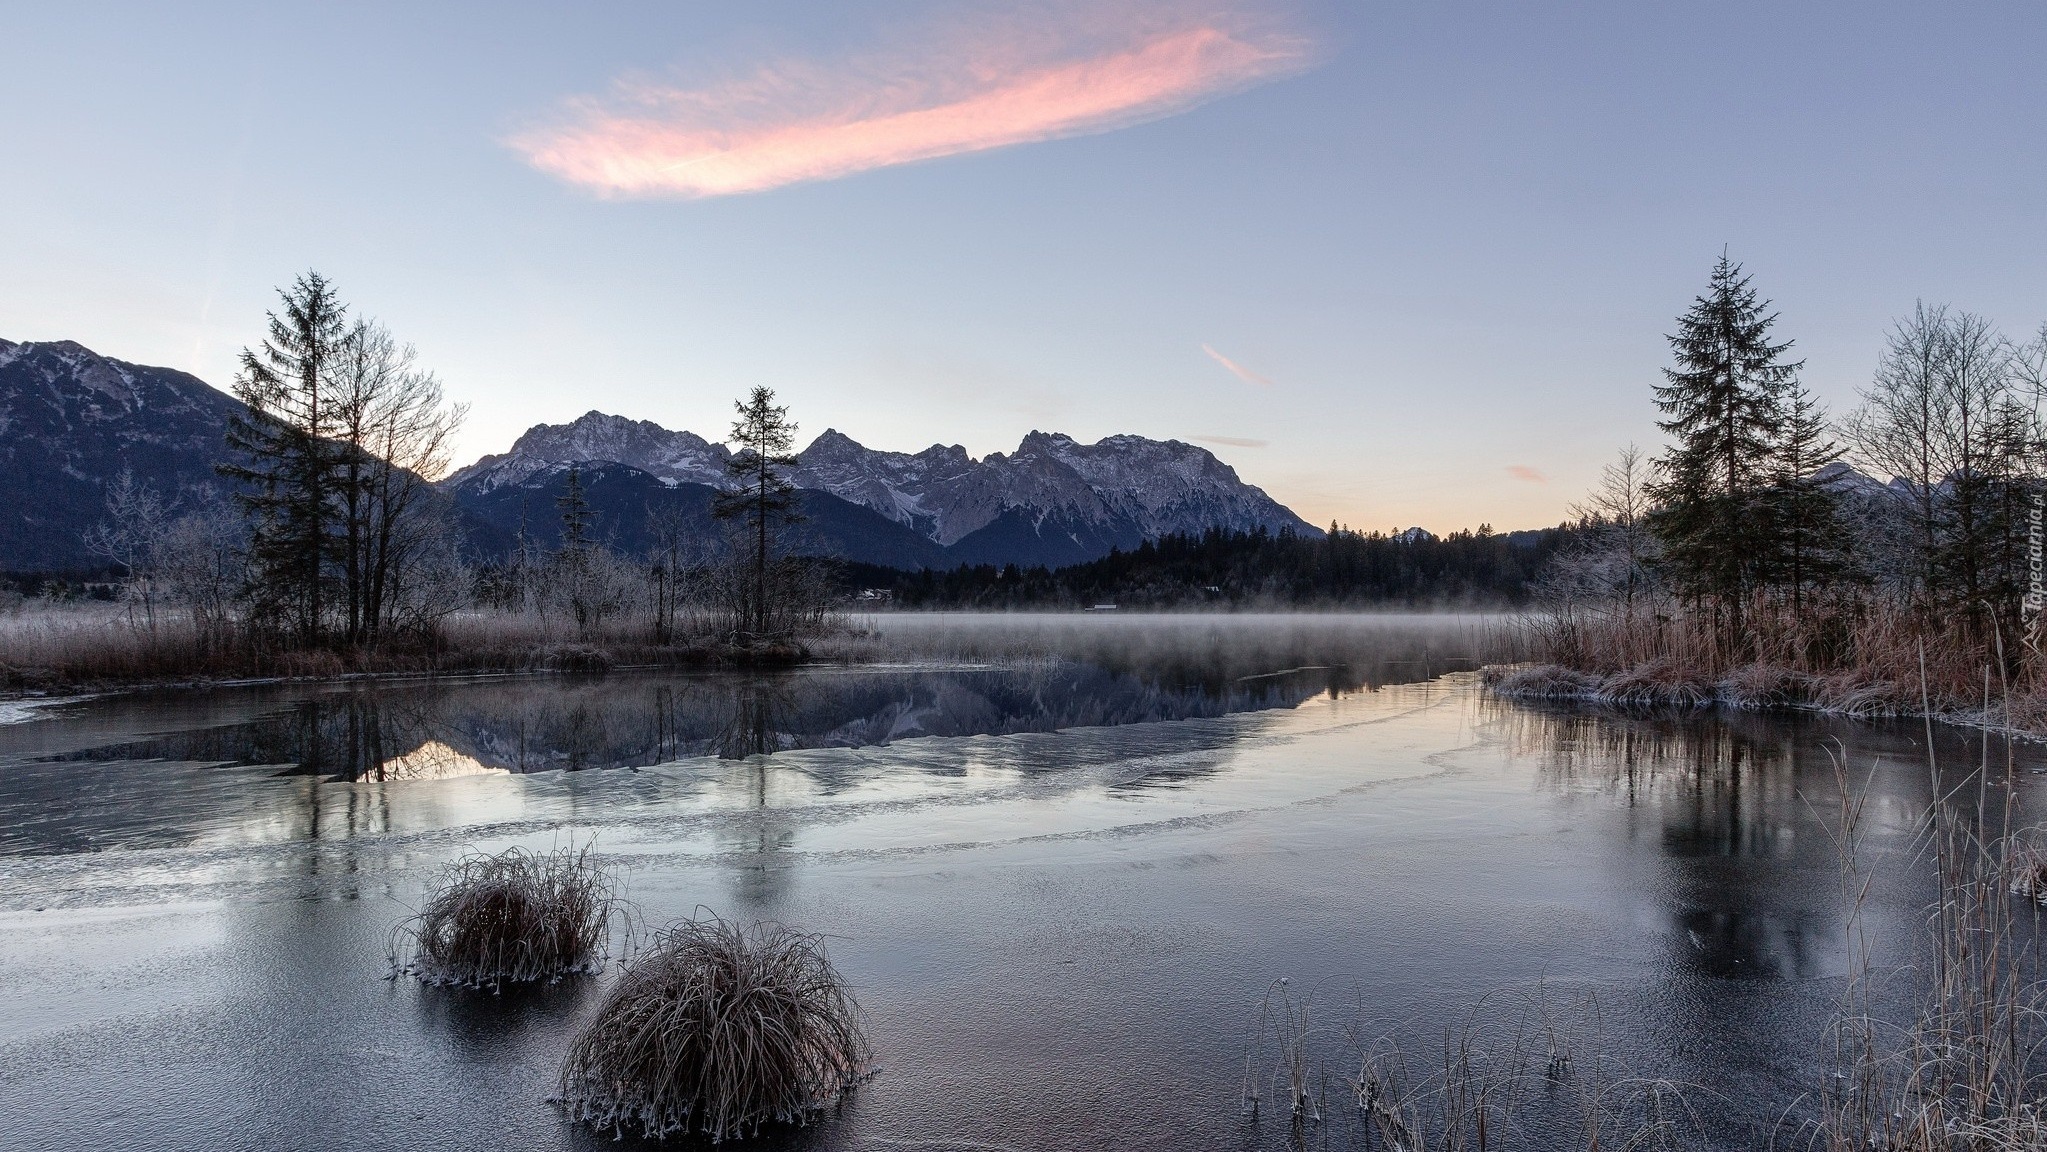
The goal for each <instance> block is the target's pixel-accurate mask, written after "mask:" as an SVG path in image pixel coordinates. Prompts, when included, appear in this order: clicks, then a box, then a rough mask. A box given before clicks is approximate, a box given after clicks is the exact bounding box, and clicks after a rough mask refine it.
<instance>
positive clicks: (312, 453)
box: [220, 272, 347, 644]
mask: <svg viewBox="0 0 2047 1152" xmlns="http://www.w3.org/2000/svg"><path fill="white" fill-rule="evenodd" d="M278 295H279V297H280V298H281V299H282V302H283V306H284V307H283V312H282V314H280V313H277V312H272V313H270V314H269V335H268V337H267V338H266V339H265V340H264V341H263V343H262V345H261V346H260V347H258V348H255V349H248V348H244V349H243V350H242V370H241V373H240V374H239V375H238V376H236V378H235V384H234V393H235V397H236V399H239V400H240V401H241V402H242V404H243V405H244V411H242V412H240V413H237V414H236V415H235V416H233V417H231V418H230V419H229V421H228V427H227V443H228V447H229V448H230V449H232V450H233V451H235V452H237V453H239V454H240V455H241V456H242V457H243V459H242V460H240V461H236V462H233V463H229V464H224V465H222V466H221V468H220V471H221V473H222V474H223V475H225V476H227V477H228V478H229V479H231V480H234V481H236V482H237V493H236V499H237V500H238V501H239V502H240V503H241V505H242V507H243V509H244V510H245V511H246V512H247V513H248V515H249V518H250V520H251V526H250V533H249V543H248V559H249V572H250V586H249V588H248V590H247V591H248V592H249V594H250V595H251V596H252V598H253V600H254V602H255V605H256V608H257V611H258V614H259V616H261V617H263V618H265V619H266V620H267V622H268V623H269V624H270V625H271V626H273V627H277V628H279V629H280V630H281V631H283V632H285V633H287V634H290V635H294V636H296V638H297V639H298V640H299V641H300V642H301V643H305V644H313V643H317V642H318V641H319V639H320V636H321V630H322V627H323V624H324V616H325V612H326V605H325V603H324V593H325V591H326V585H327V583H328V580H329V575H330V574H329V570H328V561H329V560H330V558H331V557H332V554H333V551H334V532H333V517H334V515H335V510H334V508H333V499H334V495H335V475H334V468H335V462H336V461H335V452H334V447H333V444H332V441H331V439H330V437H329V433H330V432H331V431H332V427H331V425H332V416H331V414H330V413H329V411H328V410H327V408H326V406H325V399H326V396H325V394H326V393H327V392H328V391H329V390H330V385H331V384H332V380H331V377H332V375H333V373H334V372H335V370H336V368H337V367H338V363H337V362H338V360H339V357H340V355H341V350H342V345H343V342H344V341H345V340H346V338H347V328H346V327H345V323H344V321H345V318H346V312H347V309H346V308H345V307H344V306H343V305H342V303H341V301H340V298H339V297H338V296H337V295H336V293H335V291H334V286H333V285H332V284H329V283H328V282H327V281H326V279H325V278H323V277H322V276H321V275H320V274H319V273H317V272H308V273H306V274H305V275H304V276H301V277H299V278H298V279H297V280H296V281H295V282H293V284H292V286H291V287H290V288H289V289H284V290H280V291H279V293H278Z"/></svg>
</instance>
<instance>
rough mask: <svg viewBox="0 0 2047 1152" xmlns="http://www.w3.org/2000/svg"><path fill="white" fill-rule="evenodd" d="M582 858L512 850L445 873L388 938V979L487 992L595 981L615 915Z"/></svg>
mask: <svg viewBox="0 0 2047 1152" xmlns="http://www.w3.org/2000/svg"><path fill="white" fill-rule="evenodd" d="M589 852H590V850H589V848H588V847H587V846H586V847H583V848H557V849H555V850H554V851H552V852H545V853H540V852H529V851H527V850H526V849H524V848H516V847H515V848H509V849H507V850H505V851H503V852H500V853H498V854H497V855H495V856H486V855H482V854H473V855H469V856H465V857H463V858H462V859H460V860H457V861H455V862H454V863H453V864H450V865H449V866H448V867H447V869H446V870H445V871H444V872H443V873H442V874H441V876H440V877H439V878H438V879H437V880H436V881H435V883H434V885H433V887H432V888H430V889H429V890H428V892H427V898H426V906H425V908H424V909H422V910H421V911H420V913H419V914H418V915H417V916H414V917H412V918H411V919H409V920H406V921H405V922H404V923H402V924H400V925H398V927H397V928H396V929H394V930H393V932H392V948H391V963H392V969H393V972H394V974H395V973H397V972H409V973H411V974H412V975H415V976H417V977H419V978H420V979H421V980H423V981H425V982H426V983H429V984H459V985H463V986H466V987H471V988H478V987H488V988H491V989H493V990H496V989H498V988H500V987H502V986H503V985H504V984H507V983H515V984H516V983H525V982H528V981H533V980H548V981H553V980H559V979H561V978H562V977H563V976H567V975H571V974H574V973H578V972H596V971H598V970H599V969H601V968H602V967H603V964H604V960H605V957H606V953H607V950H608V946H609V944H610V940H611V931H612V922H613V918H614V915H615V914H616V913H617V912H618V911H619V910H620V905H619V902H618V899H617V897H616V894H615V892H614V890H613V887H612V883H611V880H610V878H609V877H608V876H606V875H605V873H604V872H603V870H601V869H599V868H598V867H597V866H596V865H595V864H593V863H591V862H590V858H589ZM401 955H405V956H407V959H406V960H405V961H404V962H403V963H401V962H400V956H401Z"/></svg>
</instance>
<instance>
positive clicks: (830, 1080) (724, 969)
mask: <svg viewBox="0 0 2047 1152" xmlns="http://www.w3.org/2000/svg"><path fill="white" fill-rule="evenodd" d="M867 1063H868V1048H867V1042H866V1039H865V1037H864V1036H863V1035H862V1031H861V1021H860V1013H859V1008H858V1007H857V1005H855V1004H854V1002H853V1000H852V998H851V997H850V996H849V995H848V994H847V992H846V989H845V986H844V984H843V983H842V981H841V980H840V978H839V975H838V973H837V972H835V971H834V970H833V968H832V965H831V961H830V959H829V958H828V957H827V956H826V954H825V950H824V944H823V941H822V940H821V938H819V937H817V936H809V935H804V934H802V933H799V932H796V931H793V930H791V929H789V928H786V927H783V926H780V925H772V924H760V925H755V926H753V927H751V928H742V927H740V926H739V925H736V924H733V923H731V922H729V921H726V920H723V919H719V918H718V917H716V916H711V917H707V918H705V919H700V920H689V921H684V922H681V923H678V924H674V925H671V926H669V927H668V928H665V929H663V930H662V931H661V932H659V933H658V934H657V935H656V937H655V939H654V941H653V944H652V946H651V947H650V948H649V949H648V950H647V951H646V952H645V953H643V954H642V955H641V956H639V957H638V958H637V959H635V960H634V961H633V962H632V963H631V965H630V966H629V967H628V968H627V970H626V972H625V975H624V976H623V978H622V979H621V980H620V981H619V984H618V987H617V988H615V989H613V991H612V993H611V995H610V996H608V997H606V999H605V1001H604V1004H603V1006H602V1007H600V1008H599V1009H598V1011H597V1015H596V1017H595V1018H594V1019H593V1020H592V1021H591V1022H590V1024H589V1025H588V1027H586V1028H585V1029H584V1030H583V1032H582V1033H581V1034H580V1035H578V1036H577V1037H576V1039H575V1041H574V1042H573V1043H572V1044H571V1045H570V1047H569V1053H568V1057H567V1059H566V1060H565V1061H564V1063H563V1065H562V1071H561V1080H560V1087H559V1091H558V1095H557V1097H556V1100H557V1102H558V1103H559V1104H560V1105H561V1106H562V1108H563V1109H564V1110H565V1111H566V1112H567V1113H568V1114H569V1116H570V1117H571V1118H572V1119H574V1120H576V1121H579V1122H582V1123H585V1124H589V1125H590V1126H592V1127H594V1128H598V1129H600V1130H601V1129H610V1130H612V1131H613V1132H614V1133H616V1134H619V1135H624V1134H626V1133H628V1132H637V1133H638V1134H641V1135H644V1136H648V1137H652V1138H657V1139H658V1138H661V1137H665V1136H669V1135H675V1134H681V1133H687V1132H692V1131H694V1132H697V1133H700V1134H702V1135H704V1136H707V1137H709V1138H710V1139H711V1140H712V1141H714V1142H715V1141H721V1140H725V1139H729V1138H734V1137H739V1136H744V1135H749V1134H752V1133H754V1132H757V1131H758V1130H759V1129H760V1128H761V1126H762V1125H764V1124H766V1123H769V1122H770V1121H779V1122H783V1123H796V1124H801V1123H804V1122H806V1121H808V1120H809V1119H811V1118H812V1117H814V1116H815V1115H816V1114H817V1113H818V1112H819V1111H821V1110H822V1109H824V1108H825V1107H826V1106H828V1105H829V1104H831V1103H832V1102H833V1101H835V1100H837V1099H838V1098H839V1096H840V1095H841V1094H843V1093H844V1092H846V1091H847V1090H849V1089H851V1088H852V1087H853V1086H854V1085H855V1084H857V1083H858V1082H859V1081H860V1079H861V1078H862V1077H863V1076H864V1075H865V1074H866V1070H867Z"/></svg>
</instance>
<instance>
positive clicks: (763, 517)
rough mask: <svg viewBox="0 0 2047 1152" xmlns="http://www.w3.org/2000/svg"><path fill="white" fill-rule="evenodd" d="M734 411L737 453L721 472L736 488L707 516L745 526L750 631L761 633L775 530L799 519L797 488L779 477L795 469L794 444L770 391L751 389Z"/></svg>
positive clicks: (785, 413) (784, 411)
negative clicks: (731, 480)
mask: <svg viewBox="0 0 2047 1152" xmlns="http://www.w3.org/2000/svg"><path fill="white" fill-rule="evenodd" d="M733 408H734V409H735V410H737V411H738V413H739V419H738V420H736V421H734V422H733V425H732V437H731V439H732V443H733V444H735V445H737V446H738V448H739V450H738V451H737V452H734V453H733V454H732V456H731V458H730V459H728V460H727V461H726V462H725V469H726V472H727V473H728V474H729V475H730V476H731V477H732V479H733V481H734V487H732V488H729V489H726V490H724V491H722V492H719V493H718V496H717V498H716V500H715V501H714V502H713V503H712V505H711V514H712V515H713V516H716V517H717V518H718V519H720V520H733V519H736V520H740V521H742V522H743V523H744V525H745V528H746V535H747V536H748V537H749V540H748V548H747V550H748V552H749V553H750V556H749V557H748V568H749V569H750V571H749V575H750V577H751V579H750V581H749V582H750V583H751V584H752V586H753V597H752V599H753V603H752V604H751V605H750V606H749V611H748V613H747V615H748V617H749V624H750V625H751V627H752V630H753V631H754V632H756V633H761V632H766V631H767V628H768V619H769V611H768V557H769V553H770V551H771V548H770V545H771V543H772V541H773V536H774V534H775V530H776V527H777V526H778V525H780V524H788V523H792V522H794V521H796V520H798V519H800V517H799V516H798V515H797V513H796V487H795V485H793V484H791V483H789V481H788V479H787V478H785V477H784V476H783V475H782V473H781V469H783V468H790V467H794V466H795V464H796V457H795V456H793V455H791V454H790V452H789V449H790V448H792V447H794V446H795V443H796V425H794V424H792V423H790V422H789V409H788V408H787V407H784V406H781V405H777V404H776V403H775V393H774V392H773V391H772V390H771V389H768V388H755V389H754V390H753V393H752V395H750V396H749V397H748V398H747V399H745V400H743V401H734V402H733Z"/></svg>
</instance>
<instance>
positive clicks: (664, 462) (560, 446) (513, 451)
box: [447, 411, 731, 493]
mask: <svg viewBox="0 0 2047 1152" xmlns="http://www.w3.org/2000/svg"><path fill="white" fill-rule="evenodd" d="M730 455H731V453H730V452H729V451H728V450H727V449H726V447H725V446H724V445H723V444H714V443H711V442H710V441H707V440H705V439H704V438H703V437H701V436H698V435H696V434H694V433H691V432H671V431H669V430H668V429H666V428H663V427H662V426H661V425H659V424H656V423H654V422H653V421H652V420H630V419H627V418H626V417H624V416H611V415H607V414H605V413H603V412H595V411H593V412H586V413H584V414H583V415H582V416H579V417H577V418H576V419H575V420H574V421H572V422H571V423H568V424H535V425H534V426H533V427H531V428H528V429H527V430H526V432H525V434H524V435H522V436H520V437H519V439H518V440H517V441H515V442H513V444H512V447H511V448H510V450H508V451H506V452H503V453H500V454H498V455H495V456H485V457H484V458H483V459H481V460H478V461H477V462H476V463H474V464H471V465H470V466H468V467H467V468H464V469H462V470H461V471H459V472H456V473H455V474H454V475H452V476H450V477H448V480H447V483H448V484H450V485H452V486H455V487H460V488H464V489H467V490H470V491H474V492H479V493H480V492H490V491H493V490H495V489H497V488H502V487H504V486H505V485H508V484H515V485H525V484H527V483H528V482H530V481H532V480H533V479H534V478H535V477H539V476H544V475H546V474H548V473H550V472H551V471H553V466H555V465H566V464H625V465H629V466H631V467H634V468H638V469H639V470H641V471H642V472H648V473H651V474H653V475H654V476H658V477H660V479H661V481H662V482H663V483H665V484H668V485H671V486H673V485H676V484H709V485H712V486H714V487H715V486H719V485H722V484H724V483H725V461H726V459H727V458H728V457H729V456H730Z"/></svg>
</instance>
